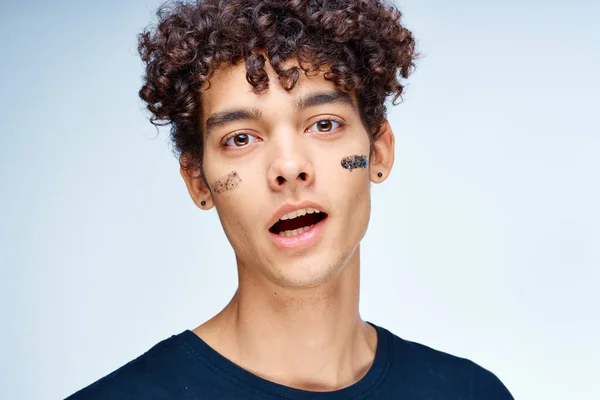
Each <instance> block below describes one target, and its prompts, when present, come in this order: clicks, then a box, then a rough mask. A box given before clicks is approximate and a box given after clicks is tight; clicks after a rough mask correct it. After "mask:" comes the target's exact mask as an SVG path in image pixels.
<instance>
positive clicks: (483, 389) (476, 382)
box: [471, 363, 514, 400]
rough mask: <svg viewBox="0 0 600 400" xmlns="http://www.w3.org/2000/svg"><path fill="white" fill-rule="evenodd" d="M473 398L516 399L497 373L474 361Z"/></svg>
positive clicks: (486, 399) (491, 399) (476, 399)
mask: <svg viewBox="0 0 600 400" xmlns="http://www.w3.org/2000/svg"><path fill="white" fill-rule="evenodd" d="M471 400H514V397H513V396H512V394H511V393H510V392H509V391H508V389H507V388H506V386H504V384H503V383H502V381H500V379H498V377H497V376H496V375H494V374H493V373H492V372H490V371H488V370H487V369H485V368H482V367H480V366H479V365H477V364H475V363H473V375H472V380H471Z"/></svg>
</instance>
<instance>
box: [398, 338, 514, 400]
mask: <svg viewBox="0 0 600 400" xmlns="http://www.w3.org/2000/svg"><path fill="white" fill-rule="evenodd" d="M390 335H391V346H390V348H391V349H390V350H391V352H392V371H393V372H392V373H393V374H401V375H402V376H405V377H409V378H408V379H407V381H408V380H410V381H411V382H412V383H410V384H411V385H412V384H414V385H415V390H421V389H418V388H419V387H420V388H426V389H423V390H426V391H428V392H429V395H432V396H434V393H435V394H438V393H439V394H442V393H444V394H448V393H453V394H457V395H460V397H459V398H466V399H469V400H483V399H485V400H513V397H512V395H511V394H510V392H509V391H508V389H507V388H506V387H505V386H504V384H503V383H502V382H501V381H500V379H498V377H496V375H494V374H493V373H492V372H490V371H489V370H487V369H485V368H483V367H482V366H480V365H478V364H476V363H475V362H473V361H471V360H469V359H466V358H462V357H457V356H455V355H452V354H448V353H445V352H443V351H440V350H436V349H433V348H431V347H429V346H426V345H423V344H420V343H416V342H412V341H409V340H405V339H402V338H400V337H398V336H396V335H394V334H393V333H390ZM434 397H435V396H434ZM440 398H445V397H443V396H442V397H440Z"/></svg>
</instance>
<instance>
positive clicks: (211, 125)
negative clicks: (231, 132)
mask: <svg viewBox="0 0 600 400" xmlns="http://www.w3.org/2000/svg"><path fill="white" fill-rule="evenodd" d="M261 118H262V112H261V111H260V110H259V109H257V108H243V109H239V110H226V111H221V112H217V113H213V114H211V115H210V116H209V117H208V119H207V120H206V123H205V129H206V136H210V134H211V133H212V131H213V130H214V129H215V128H218V127H220V126H223V125H227V124H229V123H231V122H236V121H248V120H250V121H258V120H260V119H261Z"/></svg>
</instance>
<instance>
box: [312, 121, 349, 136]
mask: <svg viewBox="0 0 600 400" xmlns="http://www.w3.org/2000/svg"><path fill="white" fill-rule="evenodd" d="M341 126H342V123H341V122H338V121H335V120H333V119H322V120H320V121H317V122H315V123H314V124H312V125H311V126H310V128H309V129H308V130H309V131H313V132H321V133H328V132H331V131H334V130H336V129H338V128H339V127H341Z"/></svg>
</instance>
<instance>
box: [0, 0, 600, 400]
mask: <svg viewBox="0 0 600 400" xmlns="http://www.w3.org/2000/svg"><path fill="white" fill-rule="evenodd" d="M0 4H1V9H0V36H1V37H2V40H1V42H0V58H1V62H0V84H1V85H0V89H1V94H2V96H1V97H0V109H1V110H2V116H1V117H0V132H1V136H0V167H1V169H0V188H1V189H0V190H2V195H1V196H0V210H1V211H0V213H1V214H0V217H1V218H0V246H1V247H0V266H1V275H0V282H1V287H0V301H1V302H0V304H1V305H0V307H1V312H2V316H1V323H2V328H1V329H0V332H1V333H0V338H1V343H2V345H1V354H0V363H1V364H0V365H1V370H0V376H1V378H0V379H1V380H2V383H1V385H0V398H2V399H58V398H63V397H66V396H67V395H69V394H71V393H73V392H74V391H76V390H78V389H80V388H81V387H83V386H86V385H88V384H90V383H91V382H92V381H94V380H96V379H98V378H100V377H102V376H104V375H106V374H107V373H109V372H111V371H113V370H114V369H116V368H118V367H120V366H121V365H123V364H124V363H126V362H128V361H130V360H131V359H133V358H135V357H137V356H138V355H140V354H141V353H143V352H144V351H146V350H147V349H148V348H149V347H151V346H152V345H154V344H155V343H157V342H158V341H160V340H162V339H165V338H167V337H169V336H170V335H172V334H176V333H179V332H181V331H183V330H184V329H188V328H193V327H195V326H197V325H198V324H199V323H201V322H203V321H205V320H206V319H208V318H209V317H211V316H212V315H213V314H215V313H216V312H218V311H219V310H220V309H221V308H222V307H223V306H224V305H225V304H226V303H227V301H228V300H229V299H230V297H231V296H232V294H233V292H234V290H235V287H236V271H235V262H234V256H233V252H232V250H231V249H230V247H229V244H228V242H227V240H226V237H225V235H224V233H223V231H222V229H221V227H220V224H219V221H218V218H217V214H216V212H215V211H214V210H212V211H209V212H202V211H200V210H199V209H198V208H196V206H195V205H194V204H193V203H192V200H191V199H190V198H189V195H188V193H187V190H186V188H185V186H184V183H183V180H182V179H181V177H180V176H179V172H178V163H177V160H176V159H175V157H173V155H172V153H171V150H170V148H169V145H168V140H167V138H168V130H167V129H162V130H161V131H160V133H159V134H158V136H157V132H156V130H155V129H154V127H153V126H152V125H150V123H149V122H148V121H147V117H148V113H147V112H146V111H145V109H144V106H143V104H142V102H141V100H139V98H138V96H137V91H138V90H139V88H140V85H141V75H142V64H141V61H140V60H139V57H138V56H137V53H136V34H137V33H138V32H139V31H141V30H142V28H143V27H144V26H146V25H147V23H149V22H150V21H151V19H153V15H154V10H155V9H156V8H157V6H158V5H159V1H156V0H146V1H141V0H138V1H127V2H117V1H115V0H110V1H95V2H88V1H85V2H82V1H60V0H58V1H37V2H34V1H16V0H15V1H2V2H1V3H0ZM398 5H399V6H400V7H401V9H402V11H403V12H404V14H405V17H404V22H405V23H406V25H407V26H408V27H409V28H410V29H411V30H413V32H414V34H415V35H416V38H417V39H418V43H419V49H420V51H421V53H422V54H423V58H422V59H421V60H420V61H419V63H418V68H417V70H416V72H415V74H414V75H413V76H412V78H411V79H410V81H409V85H408V87H407V91H406V96H405V101H404V103H402V104H401V105H399V106H397V107H393V108H390V112H389V119H390V120H391V123H392V126H393V127H394V130H395V134H396V163H395V166H394V169H393V171H392V174H391V176H390V178H389V179H388V180H387V181H386V182H385V183H384V184H382V185H373V187H372V197H373V207H372V218H371V222H370V226H369V230H368V232H367V236H366V237H365V239H364V241H363V242H362V294H361V313H362V316H363V318H365V319H366V320H368V321H372V322H374V323H377V324H379V325H382V326H384V327H386V328H388V329H390V330H391V331H393V332H394V333H396V334H397V335H399V336H401V337H403V338H405V339H409V340H414V341H418V342H421V343H424V344H426V345H428V346H431V347H434V348H436V349H440V350H443V351H446V352H449V353H452V354H457V355H460V356H463V357H467V358H470V359H473V360H474V361H476V362H477V363H479V364H480V365H482V366H484V367H485V368H488V369H490V370H491V371H493V372H494V373H495V374H497V375H498V376H499V377H500V379H501V380H502V381H503V382H504V383H505V384H506V386H507V387H508V388H509V389H510V390H511V391H512V393H513V394H514V396H515V397H516V398H517V399H544V400H564V399H591V398H596V399H598V398H600V388H599V386H598V385H599V384H598V382H599V377H600V368H599V363H598V359H600V350H599V344H598V341H599V337H600V323H599V321H598V314H599V311H598V308H599V307H598V303H599V294H598V284H599V283H600V282H599V272H598V267H599V266H600V250H599V249H600V228H599V224H600V212H599V211H598V205H599V204H600V188H599V186H600V185H599V181H600V179H599V178H598V175H599V172H600V161H599V155H600V129H599V126H598V125H599V124H598V112H599V110H600V108H599V101H598V93H599V92H600V84H599V74H598V70H599V68H600V65H599V64H600V62H599V57H600V49H599V42H600V28H599V25H598V15H600V6H599V5H598V2H596V1H592V0H589V1H585V0H582V1H573V2H570V3H565V2H558V1H541V0H539V1H516V0H513V1H493V2H490V1H474V0H473V1H441V0H428V1H423V0H421V1H417V0H402V1H400V2H399V3H398Z"/></svg>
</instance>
